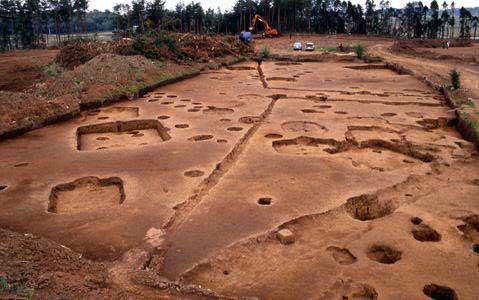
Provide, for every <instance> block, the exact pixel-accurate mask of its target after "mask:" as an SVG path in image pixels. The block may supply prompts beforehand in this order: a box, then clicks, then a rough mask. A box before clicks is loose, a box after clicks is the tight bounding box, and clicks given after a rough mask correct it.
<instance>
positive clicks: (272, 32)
mask: <svg viewBox="0 0 479 300" xmlns="http://www.w3.org/2000/svg"><path fill="white" fill-rule="evenodd" d="M257 21H260V22H261V23H263V25H264V33H263V36H265V37H279V32H278V30H276V29H274V28H271V26H269V23H268V21H266V20H265V19H264V18H263V17H262V16H260V15H255V16H254V18H253V21H252V23H251V27H250V28H249V31H253V29H254V28H255V27H256V22H257Z"/></svg>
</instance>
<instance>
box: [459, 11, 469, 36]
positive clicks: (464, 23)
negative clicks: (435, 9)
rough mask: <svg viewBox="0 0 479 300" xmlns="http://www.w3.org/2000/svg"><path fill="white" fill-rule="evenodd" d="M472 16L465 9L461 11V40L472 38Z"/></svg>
mask: <svg viewBox="0 0 479 300" xmlns="http://www.w3.org/2000/svg"><path fill="white" fill-rule="evenodd" d="M471 21H472V14H471V13H470V12H469V11H468V10H467V9H465V8H464V6H463V7H461V9H460V10H459V24H460V25H461V29H460V37H461V39H469V38H471V24H470V22H471Z"/></svg>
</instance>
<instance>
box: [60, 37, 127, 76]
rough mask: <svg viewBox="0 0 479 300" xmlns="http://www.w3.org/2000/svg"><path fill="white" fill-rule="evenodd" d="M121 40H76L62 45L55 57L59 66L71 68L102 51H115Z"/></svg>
mask: <svg viewBox="0 0 479 300" xmlns="http://www.w3.org/2000/svg"><path fill="white" fill-rule="evenodd" d="M121 45H122V42H107V43H104V42H98V41H81V40H76V41H73V42H70V43H68V44H66V45H65V46H63V47H62V48H61V50H60V53H58V55H57V57H56V58H55V62H56V63H57V64H59V65H60V66H62V67H64V68H66V69H69V70H72V69H73V68H75V67H77V66H79V65H82V64H84V63H86V62H88V61H90V60H91V59H93V58H94V57H96V56H98V55H100V54H103V53H116V52H118V48H119V47H120V46H121Z"/></svg>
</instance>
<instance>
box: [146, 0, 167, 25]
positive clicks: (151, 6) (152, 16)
mask: <svg viewBox="0 0 479 300" xmlns="http://www.w3.org/2000/svg"><path fill="white" fill-rule="evenodd" d="M165 2H166V1H165V0H153V1H152V2H150V3H148V5H147V9H146V16H147V19H148V20H150V21H151V22H152V23H153V26H154V28H156V29H161V23H162V21H163V17H164V13H165Z"/></svg>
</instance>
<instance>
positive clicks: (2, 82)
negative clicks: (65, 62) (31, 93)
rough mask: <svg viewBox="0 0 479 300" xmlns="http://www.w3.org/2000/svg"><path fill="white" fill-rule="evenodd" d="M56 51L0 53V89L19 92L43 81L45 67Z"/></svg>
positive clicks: (53, 57)
mask: <svg viewBox="0 0 479 300" xmlns="http://www.w3.org/2000/svg"><path fill="white" fill-rule="evenodd" d="M57 53H58V51H55V50H25V51H13V52H6V53H0V91H12V92H20V91H23V90H26V89H28V88H30V87H32V86H33V85H35V84H36V83H39V82H42V81H44V80H45V79H46V78H47V75H46V74H47V73H46V70H45V69H46V67H47V66H48V65H49V64H51V63H52V62H53V60H54V59H55V56H56V55H57Z"/></svg>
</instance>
